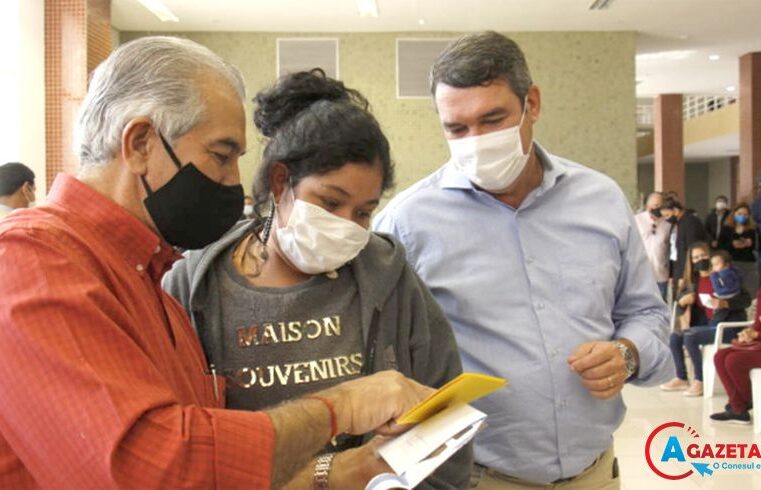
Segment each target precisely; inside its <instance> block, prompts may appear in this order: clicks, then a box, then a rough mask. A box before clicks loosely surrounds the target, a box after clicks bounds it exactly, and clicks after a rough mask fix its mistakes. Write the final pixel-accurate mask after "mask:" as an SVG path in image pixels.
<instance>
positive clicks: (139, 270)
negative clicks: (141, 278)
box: [136, 264, 145, 272]
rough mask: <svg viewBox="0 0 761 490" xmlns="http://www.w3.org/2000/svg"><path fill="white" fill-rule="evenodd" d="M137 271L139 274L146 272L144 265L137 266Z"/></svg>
mask: <svg viewBox="0 0 761 490" xmlns="http://www.w3.org/2000/svg"><path fill="white" fill-rule="evenodd" d="M136 269H137V271H138V272H143V271H144V270H145V267H143V264H137V267H136Z"/></svg>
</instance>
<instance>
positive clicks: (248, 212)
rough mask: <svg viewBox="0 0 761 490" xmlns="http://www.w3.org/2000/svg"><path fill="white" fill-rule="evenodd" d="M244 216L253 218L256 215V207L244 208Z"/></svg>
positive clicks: (248, 206) (247, 206)
mask: <svg viewBox="0 0 761 490" xmlns="http://www.w3.org/2000/svg"><path fill="white" fill-rule="evenodd" d="M243 214H244V215H246V216H252V215H253V214H254V206H253V205H251V204H246V205H245V206H243Z"/></svg>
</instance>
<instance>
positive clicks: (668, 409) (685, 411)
mask: <svg viewBox="0 0 761 490" xmlns="http://www.w3.org/2000/svg"><path fill="white" fill-rule="evenodd" d="M624 400H625V402H626V405H627V406H628V412H627V415H626V419H625V421H624V423H623V425H622V426H621V428H619V430H618V431H617V432H616V434H615V444H616V455H617V456H618V459H619V465H620V469H621V475H622V482H623V488H624V489H625V490H662V489H663V490H676V489H696V488H711V489H727V490H744V489H759V490H761V470H760V471H754V472H753V473H749V474H748V475H744V474H737V473H735V472H731V471H725V472H721V471H717V472H715V473H714V474H713V476H706V477H700V476H699V475H696V474H693V475H692V476H690V477H688V478H685V479H684V480H679V481H670V480H665V479H663V478H660V477H659V476H657V475H655V474H654V473H653V472H652V471H651V470H650V468H649V467H648V466H647V463H646V461H645V457H644V447H645V441H646V440H647V437H648V435H649V434H650V433H651V432H652V431H653V429H655V428H656V427H658V426H659V425H661V424H663V423H665V422H670V421H679V422H683V423H685V424H690V425H692V426H693V427H694V428H695V429H697V431H698V432H699V433H700V435H701V437H702V438H703V439H705V440H707V442H715V443H733V442H734V443H751V442H756V443H757V444H760V445H761V434H759V435H758V436H756V437H755V438H754V435H753V428H752V426H737V425H718V424H714V423H711V422H710V420H709V418H708V416H709V415H710V414H711V413H714V412H716V411H720V410H723V406H724V404H725V403H726V401H727V398H726V395H717V396H716V397H714V398H713V399H711V400H704V399H703V398H685V397H684V396H683V395H682V393H681V392H677V393H666V392H662V391H660V390H659V389H658V388H638V387H635V386H627V387H626V389H625V390H624ZM751 413H753V412H751ZM744 461H746V460H742V461H737V462H744Z"/></svg>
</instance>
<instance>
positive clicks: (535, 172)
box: [375, 32, 674, 489]
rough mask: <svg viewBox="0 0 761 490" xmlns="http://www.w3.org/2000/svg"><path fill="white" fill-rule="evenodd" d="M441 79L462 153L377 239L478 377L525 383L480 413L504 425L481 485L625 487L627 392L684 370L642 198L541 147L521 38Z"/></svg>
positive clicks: (488, 446) (383, 223)
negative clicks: (424, 294)
mask: <svg viewBox="0 0 761 490" xmlns="http://www.w3.org/2000/svg"><path fill="white" fill-rule="evenodd" d="M431 80H432V82H431V83H432V89H431V90H432V93H433V96H434V101H435V104H436V109H437V111H438V114H439V117H440V119H441V122H442V125H443V128H444V133H445V137H446V138H447V140H448V143H449V145H450V151H451V153H452V158H451V159H450V161H449V162H448V163H447V164H446V165H444V166H443V167H442V168H441V169H439V170H438V171H436V172H435V173H434V174H432V175H430V176H429V177H427V178H425V179H423V180H422V181H420V182H418V183H417V184H415V185H413V186H412V187H411V188H409V189H407V190H406V191H404V192H402V193H401V194H399V195H398V196H397V197H396V198H395V199H393V200H392V201H391V203H389V205H388V206H387V207H386V208H385V209H384V210H383V212H382V213H381V214H380V215H379V216H378V218H377V220H376V222H375V228H376V229H377V230H379V231H383V232H388V233H392V234H393V235H395V236H396V237H397V238H399V239H400V240H401V241H402V243H403V244H404V245H405V247H406V248H407V254H408V259H409V261H410V263H411V264H412V265H413V266H414V267H415V269H416V270H417V272H418V274H419V275H420V276H421V277H422V278H423V280H424V281H425V282H426V283H427V285H428V286H429V287H430V288H431V291H432V292H433V294H434V296H435V297H436V299H437V300H438V301H439V303H440V304H441V306H442V307H443V309H444V311H445V313H446V314H447V316H448V317H449V320H450V321H451V323H452V326H453V327H454V330H455V334H456V336H457V341H458V343H459V346H460V353H461V355H462V361H463V367H464V370H465V371H470V372H479V373H485V374H490V375H496V376H502V377H505V378H507V379H508V381H509V382H510V385H509V387H508V388H507V389H505V390H501V391H500V392H497V393H495V394H493V395H491V396H489V397H487V398H486V399H483V400H481V401H479V402H477V403H476V404H475V405H476V406H477V407H478V408H479V409H481V410H483V411H485V412H486V413H487V414H488V415H489V418H488V427H487V429H486V430H485V431H483V432H482V433H481V434H480V435H479V436H478V437H477V440H476V446H475V460H476V462H477V463H478V465H477V466H476V469H475V470H474V475H473V476H474V478H473V480H474V485H475V486H474V487H472V488H478V489H492V488H524V487H525V488H528V487H531V485H533V484H537V483H539V484H549V483H561V482H563V483H566V485H565V486H564V488H619V486H620V481H619V479H618V469H617V465H616V462H615V459H614V455H613V449H612V446H613V444H612V442H613V441H612V434H613V432H614V431H615V430H616V428H617V427H618V426H619V425H620V424H621V421H622V420H623V417H624V414H625V411H626V409H625V406H624V404H623V401H622V399H621V395H620V391H621V389H622V387H623V386H624V384H625V383H626V382H631V383H633V384H641V385H655V384H658V383H660V382H663V381H665V380H667V379H669V378H670V377H672V376H673V369H674V368H673V362H672V361H671V356H670V354H669V349H668V345H667V342H666V339H667V334H668V331H667V330H668V320H667V316H668V311H667V308H666V306H665V304H664V302H663V300H662V299H661V298H660V295H659V292H658V289H657V286H656V281H655V278H654V277H653V272H652V268H651V267H650V265H649V263H648V261H647V256H646V254H645V250H644V247H643V245H642V241H641V238H640V236H639V233H638V231H637V227H636V225H635V222H634V218H633V216H632V213H631V211H630V208H629V205H628V203H627V200H626V198H625V196H624V194H623V193H622V191H621V190H620V189H619V187H618V186H617V185H616V183H615V182H614V181H613V180H611V179H610V178H608V177H606V176H604V175H603V174H601V173H599V172H596V171H593V170H590V169H588V168H586V167H583V166H581V165H579V164H577V163H574V162H571V161H569V160H565V159H563V158H560V157H557V156H554V155H552V154H550V153H549V152H547V151H546V150H545V149H544V148H542V147H541V146H539V144H537V143H535V142H534V141H533V125H534V124H535V123H536V121H537V119H538V117H539V114H540V108H541V98H540V92H539V89H538V88H537V87H536V86H535V85H533V82H532V81H531V77H530V74H529V71H528V66H527V64H526V61H525V58H524V56H523V53H522V52H521V50H520V48H519V47H518V46H517V45H516V44H515V43H514V42H513V41H511V40H510V39H508V38H506V37H504V36H502V35H500V34H497V33H493V32H487V33H482V34H473V35H469V36H465V37H463V38H461V39H459V40H458V41H455V42H454V43H452V44H451V45H450V46H449V47H448V48H446V49H445V51H444V52H443V53H442V54H441V55H440V56H439V58H438V59H437V60H436V62H435V63H434V67H433V70H432V74H431ZM533 488H535V487H533Z"/></svg>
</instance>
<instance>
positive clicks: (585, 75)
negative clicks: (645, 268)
mask: <svg viewBox="0 0 761 490" xmlns="http://www.w3.org/2000/svg"><path fill="white" fill-rule="evenodd" d="M148 34H149V33H143V32H121V33H120V40H121V42H127V41H129V40H131V39H134V38H136V37H140V36H144V35H148ZM150 34H154V33H150ZM173 35H181V36H184V37H188V38H190V39H193V40H195V41H197V42H199V43H201V44H204V45H206V46H208V47H209V48H210V49H212V50H213V51H215V52H216V53H218V54H219V55H221V56H222V57H224V58H225V59H227V60H228V61H230V62H231V63H234V64H235V65H237V66H238V67H239V68H240V69H241V71H242V72H243V75H244V76H245V78H246V81H247V84H248V90H249V96H252V95H253V94H254V93H255V92H256V91H257V90H259V89H260V88H262V87H265V86H268V85H270V84H272V83H273V82H274V80H275V41H276V39H277V38H278V37H295V35H294V34H293V33H288V34H278V33H241V32H194V33H173ZM321 35H324V36H325V37H334V38H338V39H339V40H340V41H339V53H340V58H339V60H340V61H339V63H340V77H341V79H342V80H343V81H344V82H345V83H346V84H347V85H348V86H350V87H354V88H357V89H359V90H360V91H361V92H362V93H363V94H365V96H367V98H368V99H369V100H370V102H371V104H372V107H373V111H374V113H375V115H376V117H377V118H378V120H379V121H380V123H381V125H382V126H383V129H384V130H385V132H386V135H387V136H388V138H389V140H390V141H391V148H392V152H393V157H394V161H395V162H396V167H397V182H398V185H397V189H396V190H397V191H399V190H403V189H405V188H406V187H408V186H409V185H410V184H412V183H414V182H415V181H417V180H418V179H420V178H422V177H424V176H425V175H427V174H428V173H430V172H432V171H433V170H434V169H436V168H438V167H439V166H440V165H441V164H442V163H443V162H445V161H446V160H447V159H448V157H449V152H448V150H447V146H446V143H445V141H444V137H443V136H442V133H441V128H440V127H439V123H438V119H437V117H436V115H435V113H434V111H433V108H432V104H431V101H430V100H428V99H397V98H396V85H395V84H396V68H395V53H396V38H398V37H408V38H409V37H437V38H442V37H445V38H449V37H457V36H458V35H459V34H458V33H441V32H436V33H362V34H354V33H352V34H346V33H339V34H334V33H330V34H328V33H326V34H321ZM509 35H510V36H511V37H512V38H513V39H514V40H515V41H516V42H518V43H519V44H520V45H521V47H522V48H523V50H524V52H525V53H526V57H527V59H528V62H529V67H530V68H531V72H532V75H533V77H534V81H535V83H536V84H537V85H539V87H540V89H541V90H542V97H543V100H542V115H541V118H540V121H539V123H538V126H537V139H538V141H539V142H541V143H542V144H543V145H544V146H545V147H546V148H547V149H549V150H550V151H551V152H553V153H556V154H558V155H561V156H564V157H567V158H570V159H572V160H576V161H578V162H580V163H582V164H584V165H587V166H589V167H592V168H595V169H598V170H601V171H602V172H604V173H606V174H608V175H609V176H611V177H612V178H614V179H615V180H616V181H617V182H618V183H619V185H620V186H621V187H622V188H623V189H624V191H625V192H626V194H627V196H629V198H630V200H631V201H632V202H634V199H635V196H636V189H637V172H636V164H637V162H636V160H637V155H636V146H635V130H636V127H635V117H634V110H635V105H636V102H635V90H634V78H635V76H634V54H635V41H636V35H635V34H634V33H632V32H519V33H510V34H509ZM308 37H316V35H315V34H312V33H310V34H308ZM247 111H249V113H250V111H251V106H250V105H249V106H248V107H247ZM249 120H250V114H249ZM254 129H255V128H254V127H253V124H251V125H249V128H248V139H249V143H248V145H249V153H248V154H247V155H246V156H244V157H243V160H242V162H241V175H242V177H243V182H244V185H245V186H246V187H247V188H249V187H250V184H251V181H252V179H253V174H254V171H255V168H256V165H257V164H258V162H259V156H260V154H261V142H262V139H261V138H260V137H259V136H258V135H257V134H256V132H255V131H254Z"/></svg>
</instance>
